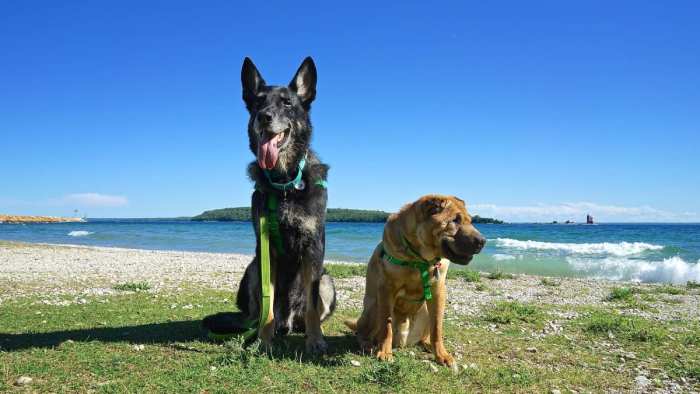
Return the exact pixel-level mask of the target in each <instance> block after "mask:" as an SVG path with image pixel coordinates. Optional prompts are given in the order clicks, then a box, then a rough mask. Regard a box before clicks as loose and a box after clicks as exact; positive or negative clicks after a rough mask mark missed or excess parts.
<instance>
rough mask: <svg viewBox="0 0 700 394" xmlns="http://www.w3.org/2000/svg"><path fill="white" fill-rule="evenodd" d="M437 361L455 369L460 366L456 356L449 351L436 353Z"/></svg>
mask: <svg viewBox="0 0 700 394" xmlns="http://www.w3.org/2000/svg"><path fill="white" fill-rule="evenodd" d="M435 362H437V363H438V364H440V365H444V366H447V367H450V368H451V369H452V370H453V371H454V370H456V369H457V368H458V367H457V363H456V362H455V358H454V357H452V355H450V354H449V353H444V354H440V355H436V356H435Z"/></svg>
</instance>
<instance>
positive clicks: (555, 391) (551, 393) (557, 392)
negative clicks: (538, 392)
mask: <svg viewBox="0 0 700 394" xmlns="http://www.w3.org/2000/svg"><path fill="white" fill-rule="evenodd" d="M549 394H561V390H558V389H551V390H550V391H549Z"/></svg>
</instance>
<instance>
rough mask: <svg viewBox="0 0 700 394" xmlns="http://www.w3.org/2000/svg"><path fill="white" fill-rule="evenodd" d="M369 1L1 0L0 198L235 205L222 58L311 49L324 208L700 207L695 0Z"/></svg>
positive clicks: (263, 65)
mask: <svg viewBox="0 0 700 394" xmlns="http://www.w3.org/2000/svg"><path fill="white" fill-rule="evenodd" d="M374 3H378V2H368V3H366V4H361V3H359V2H350V3H347V2H346V3H343V4H338V3H337V2H318V3H314V2H283V3H282V2H281V3H275V2H251V3H248V4H246V3H244V2H224V1H222V2H206V3H203V4H206V5H205V6H201V7H197V8H194V7H191V4H193V3H190V2H145V3H144V2H133V3H129V2H88V3H85V2H82V3H79V2H72V3H71V4H61V3H58V2H48V1H46V2H30V1H27V2H2V3H0V48H2V55H0V56H1V57H2V58H1V60H0V151H1V152H2V153H1V154H0V175H1V176H2V182H0V213H17V214H50V215H70V214H72V211H73V209H79V210H80V211H81V212H83V213H87V214H88V215H89V216H92V217H164V216H179V215H192V214H197V213H199V212H201V211H202V210H205V209H212V208H219V207H225V206H243V205H247V204H249V197H250V192H251V189H252V187H251V184H250V182H249V181H248V180H247V178H246V176H245V171H244V169H245V166H246V164H247V163H248V162H250V161H251V160H253V155H252V154H251V153H250V151H249V150H248V147H247V140H246V138H247V137H246V133H245V129H246V122H247V113H246V112H245V108H244V106H243V102H242V100H241V91H240V79H239V78H240V74H239V73H240V66H241V62H242V60H243V58H244V57H245V56H250V57H252V58H253V60H254V61H255V62H256V64H257V65H258V67H259V69H260V70H261V72H262V74H263V76H264V77H265V79H266V80H267V81H268V83H271V84H286V83H287V82H289V80H290V79H291V77H292V75H293V73H294V71H295V70H296V68H297V67H298V65H299V63H300V62H301V60H302V59H303V58H304V56H307V55H311V56H313V57H314V59H315V61H316V65H317V67H318V72H319V82H318V95H317V100H316V102H315V104H314V106H313V116H312V119H313V121H314V126H315V130H314V132H315V135H314V141H313V145H314V147H315V149H316V151H317V152H318V153H319V154H320V156H321V157H322V158H323V159H324V160H325V161H326V162H328V163H329V164H330V165H331V172H330V178H329V183H330V185H329V186H330V191H329V194H330V196H329V206H330V207H347V208H377V209H384V210H389V211H393V210H396V209H397V208H398V207H400V206H401V205H402V204H403V203H405V202H408V201H411V200H413V199H415V198H417V197H418V196H420V195H422V194H426V193H433V192H435V193H446V194H456V195H458V196H460V197H462V198H463V199H465V200H467V202H468V203H469V205H470V206H471V211H472V212H473V213H479V214H482V215H487V216H496V217H500V218H504V219H506V220H511V221H531V220H554V219H557V220H564V219H576V220H582V219H583V217H582V216H583V215H585V213H586V212H590V213H591V214H593V215H595V216H596V217H598V218H599V219H600V220H608V221H700V202H699V201H700V198H698V196H699V195H700V159H698V157H699V153H700V152H699V151H700V120H699V119H698V113H699V112H698V111H699V109H700V72H698V70H700V24H698V23H697V20H698V19H699V18H700V3H698V2H697V1H687V2H683V1H677V2H672V3H662V2H639V1H629V2H625V1H619V2H606V1H587V2H580V3H575V4H574V3H572V2H560V1H551V2H489V3H488V4H486V3H485V2H455V3H437V2H433V3H430V4H429V3H426V2H415V3H409V2H401V3H400V4H396V5H383V6H377V5H376V4H374Z"/></svg>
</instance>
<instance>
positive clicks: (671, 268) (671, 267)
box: [567, 256, 700, 283]
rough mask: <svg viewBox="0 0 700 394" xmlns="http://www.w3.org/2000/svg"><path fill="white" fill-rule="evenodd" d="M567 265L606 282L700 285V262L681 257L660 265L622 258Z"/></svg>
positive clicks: (583, 261)
mask: <svg viewBox="0 0 700 394" xmlns="http://www.w3.org/2000/svg"><path fill="white" fill-rule="evenodd" d="M567 261H568V262H569V264H571V265H572V267H573V268H574V269H576V270H579V271H583V272H586V273H587V274H589V275H591V276H595V277H600V278H605V279H612V280H632V281H639V282H662V283H686V282H687V281H695V282H700V260H698V262H697V263H695V264H693V263H689V262H687V261H685V260H683V259H682V258H680V257H678V256H673V257H669V258H667V259H663V260H661V261H645V260H638V259H626V258H619V257H608V258H604V259H599V260H591V259H579V258H568V259H567Z"/></svg>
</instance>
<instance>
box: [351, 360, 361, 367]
mask: <svg viewBox="0 0 700 394" xmlns="http://www.w3.org/2000/svg"><path fill="white" fill-rule="evenodd" d="M350 365H352V366H353V367H359V366H360V365H362V364H360V362H359V361H357V360H350Z"/></svg>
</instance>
